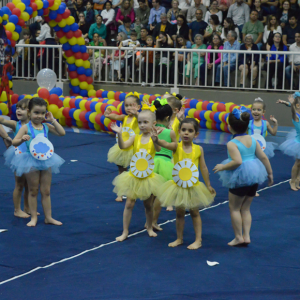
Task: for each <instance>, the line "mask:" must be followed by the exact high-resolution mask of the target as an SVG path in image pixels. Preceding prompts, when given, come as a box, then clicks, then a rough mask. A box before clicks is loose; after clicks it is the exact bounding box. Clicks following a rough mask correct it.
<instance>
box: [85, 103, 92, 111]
mask: <svg viewBox="0 0 300 300" xmlns="http://www.w3.org/2000/svg"><path fill="white" fill-rule="evenodd" d="M91 104H92V101H87V102H85V104H84V107H85V109H86V110H87V111H91V109H90V106H91Z"/></svg>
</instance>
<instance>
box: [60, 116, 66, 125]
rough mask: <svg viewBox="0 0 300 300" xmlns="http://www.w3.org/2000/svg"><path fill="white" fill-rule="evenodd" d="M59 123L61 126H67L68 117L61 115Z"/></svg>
mask: <svg viewBox="0 0 300 300" xmlns="http://www.w3.org/2000/svg"><path fill="white" fill-rule="evenodd" d="M59 124H60V125H61V126H66V118H65V117H61V118H60V119H59Z"/></svg>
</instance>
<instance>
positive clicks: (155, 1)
mask: <svg viewBox="0 0 300 300" xmlns="http://www.w3.org/2000/svg"><path fill="white" fill-rule="evenodd" d="M160 1H161V0H152V6H153V8H151V10H150V16H149V26H150V31H152V30H153V29H154V28H155V26H156V24H157V23H160V22H161V20H160V15H161V14H165V13H166V9H165V8H164V7H162V6H160Z"/></svg>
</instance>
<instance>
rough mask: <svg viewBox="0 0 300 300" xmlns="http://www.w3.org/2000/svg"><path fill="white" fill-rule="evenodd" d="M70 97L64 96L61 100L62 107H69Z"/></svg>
mask: <svg viewBox="0 0 300 300" xmlns="http://www.w3.org/2000/svg"><path fill="white" fill-rule="evenodd" d="M70 100H71V98H65V99H64V101H63V104H64V107H70V105H69V102H70Z"/></svg>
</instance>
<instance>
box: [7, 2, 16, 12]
mask: <svg viewBox="0 0 300 300" xmlns="http://www.w3.org/2000/svg"><path fill="white" fill-rule="evenodd" d="M6 7H8V8H9V10H10V11H11V12H12V10H13V9H14V8H15V5H14V4H13V3H11V2H10V3H7V4H6Z"/></svg>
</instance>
